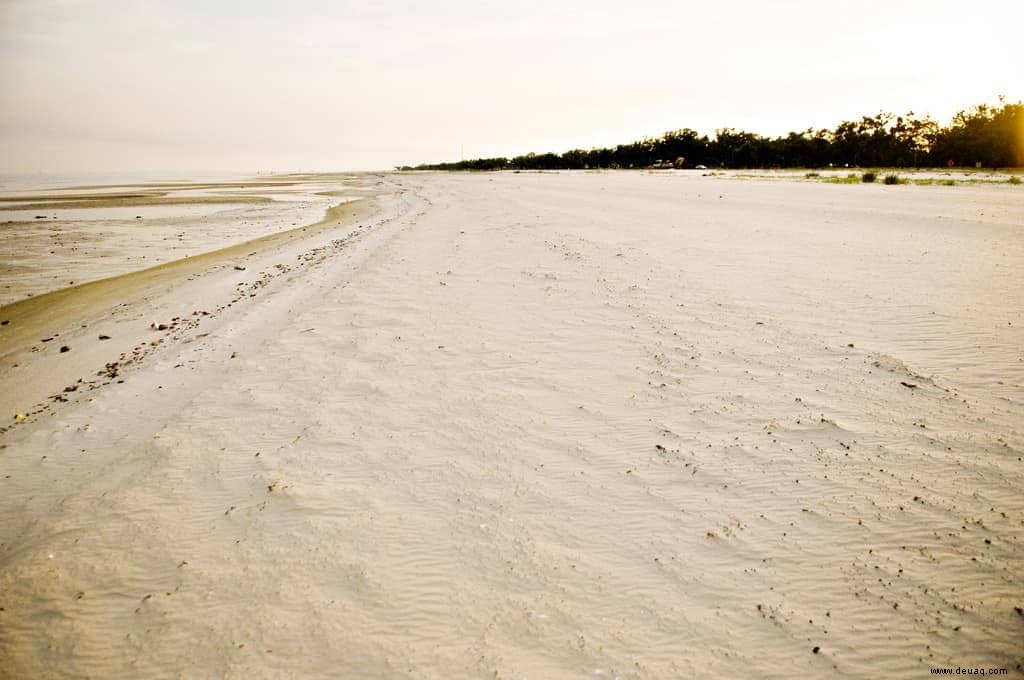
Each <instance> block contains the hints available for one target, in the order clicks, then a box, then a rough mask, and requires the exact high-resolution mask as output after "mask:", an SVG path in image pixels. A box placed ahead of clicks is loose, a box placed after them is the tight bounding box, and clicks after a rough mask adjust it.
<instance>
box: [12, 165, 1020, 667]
mask: <svg viewBox="0 0 1024 680" xmlns="http://www.w3.org/2000/svg"><path fill="white" fill-rule="evenodd" d="M377 181H382V182H383V184H379V185H378V184H376V182H377ZM371 184H372V185H373V186H375V187H377V189H376V190H375V192H374V194H373V195H371V196H369V197H368V198H366V199H365V200H362V201H359V202H358V203H356V204H353V205H352V206H349V207H347V208H346V210H345V211H344V212H343V213H338V214H335V215H332V216H331V217H330V218H329V219H328V220H327V221H325V222H324V223H322V224H321V225H320V227H318V228H317V229H314V230H312V232H310V233H303V232H301V231H299V232H297V233H294V234H293V237H292V238H288V239H283V240H277V241H271V242H265V243H261V244H256V245H254V246H253V247H252V250H248V251H247V252H246V253H245V256H246V257H247V259H246V261H245V262H244V265H245V266H246V269H245V270H244V271H239V270H235V269H234V268H233V267H234V264H235V263H236V262H237V260H236V258H237V257H240V254H239V251H238V250H235V251H233V252H229V253H226V254H225V253H222V254H221V255H216V256H210V257H209V258H208V259H207V260H204V261H201V262H194V263H193V264H192V265H189V267H187V268H183V269H180V270H178V269H175V267H183V265H180V264H178V265H170V266H169V273H166V275H165V276H161V277H159V278H158V280H156V281H150V280H148V279H144V278H143V279H141V280H140V277H144V275H142V274H133V275H129V276H127V277H123V278H122V279H119V280H116V282H115V283H108V284H103V285H107V286H112V287H111V288H109V289H104V290H102V291H101V293H96V294H94V295H92V296H91V298H90V299H92V302H91V303H89V304H92V305H93V306H92V307H89V306H88V304H87V305H86V307H87V308H88V309H90V310H92V311H91V312H90V314H92V316H90V317H89V319H88V321H87V323H88V326H89V328H88V329H87V330H86V331H81V332H84V333H88V334H89V336H90V337H89V345H88V347H85V346H83V348H82V349H83V351H82V352H81V354H82V355H83V356H84V355H85V354H86V350H87V351H88V352H92V353H93V354H91V355H89V356H88V357H87V358H85V359H77V360H78V361H80V362H85V363H82V364H81V369H80V370H81V373H80V375H82V376H85V377H87V378H88V379H89V380H97V378H96V377H95V376H94V373H95V371H96V370H97V369H102V368H103V366H104V363H107V362H113V361H119V362H120V363H118V364H117V365H116V366H115V367H114V368H115V369H116V370H114V371H113V372H114V374H115V375H114V377H105V378H100V379H99V380H98V381H97V383H96V385H97V388H96V389H91V388H92V385H89V384H87V383H81V384H80V386H79V387H77V388H75V389H74V390H73V391H71V392H67V393H63V392H59V390H60V389H61V387H62V386H64V385H67V386H69V387H75V385H76V384H78V383H73V382H71V381H72V377H71V376H70V374H69V370H70V369H68V368H61V363H60V362H62V361H70V360H72V359H73V357H75V356H78V354H77V353H78V347H75V348H74V351H72V352H69V353H66V354H59V353H58V352H57V350H56V347H52V348H51V347H50V345H52V344H53V343H47V348H46V349H44V350H40V351H37V352H34V353H33V352H30V351H29V350H28V349H27V347H28V345H30V344H31V343H32V342H35V340H33V339H31V338H29V337H27V336H19V337H21V340H15V339H14V338H15V337H16V336H14V335H13V333H15V332H16V328H17V324H18V323H43V322H42V321H40V318H41V317H40V316H39V315H40V313H41V312H40V311H39V309H38V308H33V309H29V310H27V311H25V312H24V316H21V317H19V318H18V319H17V323H14V322H12V323H11V324H9V325H8V326H6V327H3V328H2V329H0V334H8V335H6V336H4V335H0V338H4V337H6V339H0V347H3V348H4V351H5V352H8V354H9V353H10V352H15V351H20V352H22V354H21V355H19V356H21V357H22V358H21V362H22V366H23V367H25V366H28V367H30V370H31V371H32V372H33V373H34V374H37V375H41V376H48V377H46V378H45V379H40V381H41V382H46V381H47V380H48V381H50V383H51V389H52V390H53V391H54V392H57V393H59V394H61V395H63V398H67V399H68V401H67V402H66V403H65V402H60V401H59V400H58V401H57V402H50V404H49V405H48V406H47V407H46V408H45V410H43V411H41V412H39V413H36V414H35V415H32V416H31V417H29V418H28V419H27V420H26V421H25V422H22V423H20V424H17V425H14V426H10V427H9V429H8V431H7V432H6V433H4V434H3V435H2V436H0V446H3V447H4V448H3V449H2V450H0V498H2V500H0V669H2V670H0V673H6V674H7V675H8V676H10V677H82V676H91V677H232V678H250V677H395V676H410V677H430V678H433V677H438V678H442V677H484V676H487V677H516V678H519V677H583V676H588V677H594V676H598V677H609V678H611V677H623V678H632V677H651V678H667V677H680V676H684V675H690V674H700V675H701V676H702V677H832V676H845V677H856V678H867V677H878V676H879V675H884V676H885V677H906V678H917V677H923V676H927V675H928V674H929V668H932V667H941V666H950V667H957V666H961V667H969V668H986V669H987V668H1007V669H1009V670H1010V673H1011V674H1014V673H1016V674H1018V675H1019V674H1020V672H1021V664H1022V662H1024V660H1022V649H1024V615H1022V614H1021V610H1020V609H1016V610H1015V607H1018V608H1019V607H1024V543H1022V538H1024V493H1022V491H1024V462H1022V456H1024V432H1022V424H1024V354H1022V348H1024V318H1022V317H1024V285H1022V283H1024V281H1022V278H1021V271H1022V270H1024V239H1022V233H1021V229H1022V225H1024V192H1021V190H1020V189H1019V188H1015V187H1010V186H959V187H909V186H897V187H886V186H878V185H829V184H818V183H806V182H798V181H792V182H780V181H754V180H751V181H736V180H729V181H723V180H721V179H719V178H714V177H700V176H697V175H694V174H663V175H662V174H653V175H652V174H641V173H560V174H554V173H537V174H535V173H524V174H496V175H494V174H491V175H487V174H484V175H432V174H425V175H398V176H386V177H384V178H382V179H381V180H374V181H373V182H371ZM360 225H363V226H362V227H360ZM150 275H152V274H150ZM237 284H241V285H237ZM93 290H94V292H95V291H96V290H98V289H93ZM86 292H88V291H86ZM84 295H85V294H84V293H81V292H78V293H75V292H72V293H68V296H69V297H68V299H67V300H66V301H65V302H63V303H62V304H64V305H65V306H64V307H61V308H60V310H59V312H55V313H54V314H53V316H52V317H51V318H49V319H48V321H47V323H50V325H51V327H52V328H51V331H50V332H52V333H57V332H60V333H71V332H72V329H73V328H77V327H78V326H80V325H81V318H80V317H79V316H77V314H78V311H77V309H76V307H75V301H76V300H78V299H80V296H84ZM86 297H88V296H86ZM40 299H42V298H40ZM97 300H107V301H108V303H109V304H122V305H124V306H123V307H120V308H116V309H112V310H107V311H104V309H103V308H102V304H100V302H98V301H97ZM44 301H45V300H44ZM229 303H230V304H229ZM9 309H10V308H3V310H4V311H6V310H9ZM203 311H207V312H209V315H203V314H202V312H203ZM174 317H178V318H179V320H178V321H174V320H173V319H174ZM151 320H152V321H158V322H165V323H166V324H167V325H168V326H169V328H167V329H165V330H163V331H160V330H151V329H150V328H149V325H150V322H151ZM115 322H117V323H118V324H119V325H118V326H117V327H118V329H119V333H118V335H119V336H120V335H124V336H126V337H130V338H131V339H130V340H128V342H129V345H128V346H123V347H117V348H114V347H111V348H110V350H107V349H106V348H105V347H106V346H105V345H103V344H102V342H100V341H97V340H95V338H94V336H92V334H93V333H95V332H99V329H100V328H103V327H106V326H104V325H103V324H113V323H115ZM111 335H113V334H111ZM60 337H61V338H64V337H66V336H64V335H61V336H60ZM142 339H145V341H146V343H147V344H145V345H143V344H141V340H142ZM54 342H58V341H54ZM60 342H63V340H60ZM81 342H82V343H85V342H86V340H85V337H84V336H82V339H81ZM109 342H113V341H109ZM4 343H5V344H4ZM104 352H105V353H106V354H104ZM120 352H125V355H126V357H127V359H118V354H119V353H120ZM133 352H134V354H133ZM5 356H6V355H5ZM136 356H137V358H135V357H136ZM5 361H6V359H5ZM90 362H91V364H90ZM87 364H89V368H90V371H89V372H86V371H85V368H86V365H87ZM4 370H5V371H8V368H7V365H5V366H4ZM73 372H74V371H70V373H73ZM0 375H2V376H3V377H2V384H0V387H2V388H3V390H4V392H5V397H4V402H5V403H13V402H16V401H18V400H21V401H22V402H24V406H22V407H19V408H20V410H22V411H28V412H31V411H33V410H34V409H33V408H32V403H35V400H34V399H32V398H30V395H29V394H27V393H22V392H21V388H20V387H19V385H20V384H21V382H19V381H15V380H12V379H10V377H9V376H10V373H9V372H8V373H3V374H0ZM108 376H109V371H108ZM121 380H123V381H124V382H123V383H121V382H118V381H121ZM69 382H71V384H68V383H69ZM103 382H109V383H110V384H108V385H102V383H103ZM35 389H37V391H38V390H41V389H42V388H41V387H37V388H35ZM28 402H31V403H28ZM7 422H8V423H10V422H11V421H9V420H8V421H7Z"/></svg>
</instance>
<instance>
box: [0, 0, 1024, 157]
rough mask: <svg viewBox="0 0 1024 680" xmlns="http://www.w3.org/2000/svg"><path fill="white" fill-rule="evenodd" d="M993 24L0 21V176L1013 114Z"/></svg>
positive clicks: (629, 9)
mask: <svg viewBox="0 0 1024 680" xmlns="http://www.w3.org/2000/svg"><path fill="white" fill-rule="evenodd" d="M1021 19H1024V9H1020V6H1019V3H1018V2H1016V0H1014V1H1012V2H1011V1H1002V0H997V1H990V2H977V3H967V2H964V1H963V0H959V1H958V2H945V1H942V0H932V1H929V2H918V1H905V2H904V1H900V0H884V1H876V0H853V1H850V0H846V1H845V2H830V1H829V0H815V1H813V2H811V1H805V0H775V1H773V2H764V1H763V0H760V1H747V0H717V1H714V2H685V1H683V0H676V1H675V2H654V1H649V0H633V1H631V2H609V1H606V0H586V1H577V0H572V1H567V2H560V1H559V0H546V1H535V0H522V1H519V2H511V1H506V2H492V1H490V0H467V1H462V0H451V1H441V2H415V1H412V0H409V1H406V0H401V1H397V0H396V1H384V2H365V1H363V2H350V1H348V0H334V1H330V2H320V1H313V0H310V1H307V2H303V1H302V0H293V1H292V2H280V1H278V0H275V1H272V2H265V1H263V0H220V1H217V0H208V1H205V2H202V1H192V0H177V1H174V2H171V1H163V0H148V1H142V0H139V1H123V2H122V1H119V0H0V173H6V174H26V173H27V174H31V173H49V174H59V173H111V172H144V171H172V172H194V171H205V172H221V171H223V172H246V173H248V172H258V171H263V172H268V171H278V172H283V171H295V170H307V171H316V170H319V171H323V170H364V169H387V168H391V167H393V166H395V165H400V164H418V163H421V162H437V161H444V160H459V159H460V158H463V157H465V158H475V157H486V156H511V155H518V154H521V153H526V152H529V151H535V152H538V153H539V152H544V151H558V152H561V151H565V150H568V149H571V148H591V147H594V146H608V145H614V144H617V143H625V142H629V141H632V140H635V139H639V138H641V137H644V136H656V135H660V134H661V133H663V132H665V131H667V130H675V129H679V128H684V127H688V128H693V129H695V130H698V131H699V132H701V133H707V134H712V133H713V132H714V131H715V130H716V129H719V128H723V127H733V128H741V129H745V130H749V131H752V132H757V133H761V134H766V135H778V134H784V133H786V132H789V131H790V130H804V129H807V128H810V127H814V128H822V127H828V128H831V127H834V126H835V124H836V123H838V122H840V121H841V120H848V119H857V118H859V117H860V116H861V115H864V114H872V113H876V112H878V111H880V110H886V111H893V112H897V113H903V112H906V111H908V110H913V111H915V112H916V113H918V114H922V113H929V114H931V115H932V116H933V117H935V118H936V119H937V120H939V121H940V122H942V123H946V122H948V121H949V119H950V118H951V117H952V115H953V114H954V113H955V112H956V111H958V110H960V109H964V108H967V107H970V106H972V105H974V104H978V103H982V102H993V101H995V100H996V97H997V95H1000V94H1002V95H1006V96H1007V97H1008V99H1010V100H1011V101H1017V100H1020V99H1024V75H1022V72H1021V68H1020V64H1021V61H1020V52H1019V44H1020V36H1019V29H1020V26H1021V25H1022V24H1021Z"/></svg>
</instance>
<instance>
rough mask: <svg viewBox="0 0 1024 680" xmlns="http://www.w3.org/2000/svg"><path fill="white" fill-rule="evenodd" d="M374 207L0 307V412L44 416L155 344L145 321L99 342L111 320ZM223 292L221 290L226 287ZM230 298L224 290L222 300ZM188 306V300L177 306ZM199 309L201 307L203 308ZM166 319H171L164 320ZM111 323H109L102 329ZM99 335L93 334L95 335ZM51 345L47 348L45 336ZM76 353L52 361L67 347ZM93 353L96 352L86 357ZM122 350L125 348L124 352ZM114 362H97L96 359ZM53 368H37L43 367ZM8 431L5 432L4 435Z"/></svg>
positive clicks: (336, 211)
mask: <svg viewBox="0 0 1024 680" xmlns="http://www.w3.org/2000/svg"><path fill="white" fill-rule="evenodd" d="M374 209H375V205H374V200H373V199H372V198H358V199H354V200H352V201H347V202H344V203H340V204H338V205H336V206H334V207H332V208H330V209H328V211H327V214H326V215H325V216H324V217H323V219H321V220H320V221H318V222H315V223H312V224H308V225H304V226H300V227H294V228H292V229H288V230H285V231H281V232H276V233H273V234H269V235H266V236H262V237H259V238H256V239H253V240H251V241H246V242H243V243H237V244H234V245H231V246H227V247H224V248H218V249H216V250H213V251H210V252H206V253H203V254H200V255H193V256H190V257H185V258H182V259H179V260H173V261H171V262H165V263H162V264H158V265H155V266H152V267H148V268H145V269H140V270H137V271H133V272H129V273H126V274H119V275H116V276H112V277H107V278H103V279H99V280H96V281H89V282H86V283H82V284H77V285H74V286H69V287H67V288H61V289H58V290H55V291H50V292H47V293H43V294H41V295H36V296H33V297H30V298H26V299H23V300H19V301H17V302H13V303H11V304H8V305H4V306H3V307H0V322H7V323H6V324H4V325H3V327H2V328H0V362H3V365H4V368H5V370H4V371H3V372H2V374H0V395H3V396H0V413H3V414H4V416H5V417H10V416H9V414H7V411H11V410H12V409H14V411H12V413H24V414H25V415H26V416H28V415H35V414H38V413H42V412H43V410H44V407H45V406H46V405H47V404H46V399H47V398H48V396H49V395H51V394H60V393H61V392H60V391H61V390H62V389H63V388H65V387H66V386H70V385H73V384H75V381H76V380H77V379H78V378H79V377H81V376H82V374H85V375H87V376H89V375H94V374H95V373H96V371H100V370H102V369H103V365H104V364H105V363H109V361H113V360H116V359H117V357H122V360H123V357H125V356H129V355H130V353H131V351H132V350H133V349H134V348H137V347H139V346H140V343H141V344H145V343H146V342H147V341H152V338H151V336H152V329H150V328H148V327H147V326H145V325H142V324H139V326H140V327H138V328H134V329H133V330H132V331H130V332H127V333H125V332H119V333H118V335H117V337H116V338H112V339H111V340H110V341H99V340H97V338H96V336H95V334H94V333H93V330H94V329H95V328H96V327H105V328H108V330H109V328H110V327H111V320H110V316H111V314H112V313H113V312H115V311H117V312H118V314H119V315H121V316H126V315H131V314H133V313H136V311H137V309H139V308H142V307H145V306H151V300H152V299H153V298H155V297H159V296H163V297H173V296H174V295H175V293H176V291H178V290H179V289H180V288H181V286H182V284H185V283H187V282H190V281H192V280H195V279H197V278H209V277H211V276H215V275H219V276H220V277H221V278H222V277H223V276H232V273H233V272H234V270H233V269H230V268H229V267H230V266H231V265H234V264H238V265H239V266H241V265H242V263H250V262H259V261H260V260H262V259H265V258H266V257H269V256H270V255H271V254H272V252H273V251H275V249H276V250H280V249H282V248H285V247H288V246H293V245H295V244H297V243H300V242H302V241H305V240H313V239H316V238H317V237H319V236H321V235H323V234H324V233H326V232H330V231H334V230H338V229H343V228H346V227H349V226H351V225H352V224H354V223H355V222H356V221H358V220H360V219H365V218H368V217H369V216H370V215H372V213H373V211H374ZM221 287H222V288H223V286H221ZM226 294H227V293H226V292H225V291H222V292H221V296H222V297H223V296H224V295H226ZM207 297H208V296H207V295H205V294H193V295H192V302H193V304H192V306H197V305H199V303H200V302H202V303H203V305H205V306H211V304H210V303H211V300H209V299H205V298H207ZM175 302H176V303H177V304H179V305H181V306H189V304H188V300H187V299H186V300H177V301H175ZM203 305H199V306H203ZM162 321H166V319H165V320H162ZM104 324H105V325H104ZM89 336H93V337H89ZM43 337H49V338H53V340H51V341H49V342H47V343H42V342H40V340H39V338H43ZM69 345H70V346H71V347H72V351H71V352H67V353H63V354H61V355H60V356H59V357H51V356H50V355H52V354H53V353H54V352H59V347H61V346H69ZM86 348H88V349H89V350H91V351H85V352H83V351H82V350H83V349H86ZM118 350H120V351H118ZM99 354H102V356H106V357H109V358H110V359H109V360H108V361H105V362H98V355H99ZM41 363H45V364H47V365H46V366H45V367H44V368H42V369H41V368H39V364H41ZM2 429H3V428H0V431H2Z"/></svg>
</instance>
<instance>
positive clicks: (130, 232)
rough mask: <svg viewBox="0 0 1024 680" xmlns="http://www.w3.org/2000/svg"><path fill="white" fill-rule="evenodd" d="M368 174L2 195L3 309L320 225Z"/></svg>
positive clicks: (360, 188)
mask: <svg viewBox="0 0 1024 680" xmlns="http://www.w3.org/2000/svg"><path fill="white" fill-rule="evenodd" d="M368 177H369V176H357V175H351V174H348V175H321V176H317V177H310V176H307V175H281V176H279V177H278V178H277V179H275V180H274V181H268V180H266V179H257V180H246V179H242V180H237V181H231V182H217V183H210V182H204V183H198V182H177V183H169V182H160V183H140V184H136V185H106V186H77V187H65V188H57V189H49V190H46V191H39V190H20V191H19V190H6V191H0V305H4V304H9V303H11V302H15V301H17V300H23V299H25V298H28V297H31V296H35V295H41V294H43V293H47V292H50V291H54V290H60V289H62V288H66V287H68V286H72V285H75V284H79V283H84V282H87V281H94V280H97V279H101V278H107V277H110V276H115V275H119V274H126V273H129V272H132V271H137V270H139V269H143V268H146V267H152V266H155V265H158V264H163V263H167V262H172V261H175V260H179V259H181V258H184V257H188V256H194V255H200V254H203V253H207V252H209V251H211V250H214V249H217V248H223V247H227V246H230V245H233V244H237V243H244V242H245V241H250V240H252V239H256V238H260V237H262V236H266V235H268V234H273V233H277V232H281V231H285V230H287V229H290V228H292V227H296V226H300V225H305V224H310V223H312V222H316V221H317V220H319V219H320V218H321V217H322V216H323V215H324V212H325V211H326V210H328V209H329V208H330V207H332V206H334V205H337V204H339V203H341V202H343V201H348V200H353V199H355V198H358V197H359V196H361V195H363V194H364V192H365V191H367V189H368V187H367V186H366V182H367V181H370V180H369V179H368Z"/></svg>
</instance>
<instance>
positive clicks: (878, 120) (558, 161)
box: [398, 97, 1024, 170]
mask: <svg viewBox="0 0 1024 680" xmlns="http://www.w3.org/2000/svg"><path fill="white" fill-rule="evenodd" d="M977 164H980V165H981V166H983V167H987V168H1007V167H1024V102H1017V103H1007V102H1006V101H1005V99H1004V98H1002V97H1000V98H999V103H998V104H997V105H990V104H979V105H977V106H974V107H972V108H970V109H965V110H963V111H960V112H959V113H957V114H956V115H955V116H954V117H953V120H952V122H950V124H949V125H946V126H941V125H939V124H938V123H937V122H935V121H934V120H932V118H931V117H929V116H923V117H922V116H916V115H915V114H914V113H913V112H909V113H906V114H904V115H902V116H898V115H895V114H892V113H885V112H881V113H878V114H876V115H873V116H863V117H862V118H861V119H860V120H854V121H843V122H842V123H839V125H837V126H836V127H835V129H833V130H826V129H822V130H814V129H808V130H805V131H803V132H790V133H789V134H788V135H785V136H782V137H764V136H762V135H758V134H756V133H753V132H745V131H742V130H734V129H732V128H723V129H720V130H717V131H716V132H715V134H714V135H713V136H711V137H709V136H707V135H701V134H699V133H698V132H697V131H695V130H691V129H689V128H684V129H681V130H674V131H671V132H666V133H665V134H664V135H662V136H661V137H656V138H650V137H645V138H644V139H641V140H639V141H635V142H632V143H630V144H619V145H618V146H615V147H611V148H596V149H573V150H571V151H566V152H565V153H562V154H558V153H543V154H535V153H528V154H524V155H522V156H516V157H514V158H504V157H498V158H476V159H473V160H464V161H459V162H452V163H424V164H422V165H418V166H415V167H412V166H401V167H399V168H398V169H399V170H507V169H515V170H563V169H587V168H650V167H687V168H693V167H696V166H705V167H708V168H794V167H799V168H826V167H893V168H916V167H946V166H975V165H977Z"/></svg>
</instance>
